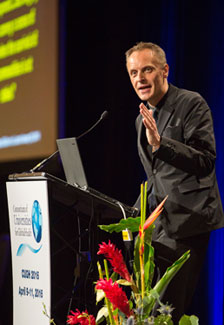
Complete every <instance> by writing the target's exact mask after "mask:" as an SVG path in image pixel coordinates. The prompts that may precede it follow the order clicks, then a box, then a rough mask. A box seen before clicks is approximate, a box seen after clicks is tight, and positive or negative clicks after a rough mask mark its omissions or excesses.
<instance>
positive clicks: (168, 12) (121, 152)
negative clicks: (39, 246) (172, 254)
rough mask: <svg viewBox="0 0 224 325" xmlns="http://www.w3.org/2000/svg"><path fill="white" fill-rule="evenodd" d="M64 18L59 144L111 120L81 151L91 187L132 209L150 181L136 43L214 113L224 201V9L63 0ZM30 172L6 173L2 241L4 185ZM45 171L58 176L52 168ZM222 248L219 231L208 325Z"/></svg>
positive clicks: (207, 294)
mask: <svg viewBox="0 0 224 325" xmlns="http://www.w3.org/2000/svg"><path fill="white" fill-rule="evenodd" d="M59 9H60V10H59V12H60V14H59V16H60V49H59V53H60V68H59V71H60V82H59V117H60V120H59V136H60V137H71V136H78V135H79V134H81V133H82V132H84V131H85V130H86V129H88V128H89V127H90V126H91V125H92V124H94V123H95V122H96V120H97V119H98V118H99V117H100V115H101V114H102V112H103V111H104V110H107V111H108V112H109V115H108V119H106V120H105V121H103V122H102V123H101V124H100V125H99V126H98V127H97V128H96V129H95V130H94V131H92V132H91V133H89V134H88V135H87V136H85V138H83V139H82V143H81V152H82V157H83V163H84V166H85V169H86V174H87V178H88V182H89V184H90V185H91V187H94V188H96V189H97V190H100V191H102V192H104V193H106V194H108V195H110V196H112V197H114V198H116V199H118V200H119V201H121V202H124V203H127V204H129V205H132V204H133V203H134V202H135V199H136V197H137V196H138V194H139V189H140V183H141V182H142V181H143V180H144V172H143V169H142V167H141V165H140V162H139V159H138V156H137V149H136V133H135V118H136V116H137V114H138V104H139V100H138V98H137V96H136V95H135V93H134V91H133V90H132V87H131V84H130V82H129V78H128V75H127V72H126V68H125V56H124V53H125V51H126V50H127V49H128V48H129V47H131V46H133V45H134V44H135V43H136V42H138V41H151V42H155V43H157V44H159V45H160V46H161V47H162V48H163V49H164V50H165V52H166V53H167V59H168V64H169V65H170V76H169V81H170V82H172V83H173V84H175V85H176V86H178V87H183V88H186V89H189V90H193V91H198V92H199V93H200V94H201V95H202V96H203V97H204V98H205V99H206V100H207V102H208V104H209V105H210V107H211V110H212V114H213V118H214V128H215V134H216V142H217V164H216V168H217V178H218V182H219V187H220V192H221V197H222V201H223V202H224V186H223V181H224V169H223V163H224V151H223V139H224V127H223V122H224V110H223V105H224V92H223V87H224V65H223V57H224V36H223V28H224V23H223V21H224V3H223V1H183V0H179V1H178V0H177V1H172V0H170V1H165V0H157V1H150V0H148V1H138V2H131V1H126V0H124V1H120V2H119V3H116V2H114V1H111V2H108V1H105V2H104V1H82V2H79V1H73V0H67V1H66V0H64V1H63V0H61V1H60V2H59ZM46 55H48V54H46ZM34 164H35V162H34V161H26V162H20V163H17V164H16V166H15V164H13V163H10V162H9V163H8V164H4V165H3V166H2V168H1V179H2V182H1V189H2V190H1V192H2V196H1V206H2V208H1V210H2V218H1V230H2V231H1V232H2V233H7V232H8V219H7V207H6V194H5V192H4V182H5V180H6V177H7V175H8V174H9V173H11V172H15V171H16V172H19V171H23V170H26V169H29V168H32V167H33V165H34ZM51 164H52V165H51ZM47 168H49V171H50V172H55V173H60V171H59V170H58V169H57V168H56V169H55V166H54V164H53V162H51V163H50V164H49V166H48V167H47ZM223 247H224V232H223V229H222V230H218V231H216V232H214V233H213V234H212V238H211V241H210V246H209V250H208V254H207V258H206V263H205V266H204V269H203V273H202V276H201V280H200V283H199V286H198V288H197V291H196V294H195V297H194V301H193V303H192V307H191V312H192V313H195V314H197V315H198V316H199V317H200V323H201V324H203V325H206V324H208V325H223V323H224V322H223V294H224V282H223V274H224V252H223ZM3 324H4V322H3ZM5 324H7V323H5Z"/></svg>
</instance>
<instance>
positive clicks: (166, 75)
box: [163, 63, 169, 78]
mask: <svg viewBox="0 0 224 325" xmlns="http://www.w3.org/2000/svg"><path fill="white" fill-rule="evenodd" d="M168 75H169V66H168V64H167V63H166V64H165V65H164V68H163V77H164V78H168Z"/></svg>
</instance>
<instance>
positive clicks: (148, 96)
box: [127, 49, 169, 106]
mask: <svg viewBox="0 0 224 325" xmlns="http://www.w3.org/2000/svg"><path fill="white" fill-rule="evenodd" d="M127 69H128V74H129V77H130V79H131V83H132V86H133V87H134V89H135V91H136V93H137V95H138V96H139V98H140V99H141V100H142V101H147V102H148V103H149V104H151V105H152V106H156V105H157V103H158V102H159V101H160V100H161V99H162V97H163V96H164V95H165V93H166V92H167V90H168V82H167V77H168V71H169V67H168V64H165V65H164V66H162V65H161V64H160V63H159V62H158V61H157V58H156V56H155V55H154V53H153V51H152V50H150V49H143V50H140V51H135V52H133V53H132V54H131V55H130V56H129V58H128V60H127Z"/></svg>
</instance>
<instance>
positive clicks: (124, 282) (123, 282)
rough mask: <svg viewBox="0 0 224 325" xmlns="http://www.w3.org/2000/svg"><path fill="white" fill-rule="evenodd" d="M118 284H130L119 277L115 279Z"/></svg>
mask: <svg viewBox="0 0 224 325" xmlns="http://www.w3.org/2000/svg"><path fill="white" fill-rule="evenodd" d="M116 282H117V283H118V284H121V285H122V286H131V282H129V281H127V280H124V279H119V280H117V281H116Z"/></svg>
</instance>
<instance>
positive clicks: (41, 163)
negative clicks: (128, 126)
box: [30, 111, 109, 173]
mask: <svg viewBox="0 0 224 325" xmlns="http://www.w3.org/2000/svg"><path fill="white" fill-rule="evenodd" d="M108 114H109V113H108V111H104V112H103V113H102V114H101V116H100V118H99V120H98V121H96V123H95V124H93V125H92V126H91V127H90V128H89V129H88V130H86V131H85V132H83V133H82V134H80V135H79V136H78V137H76V140H78V139H80V138H82V137H83V136H84V135H86V134H87V133H89V132H90V131H92V130H93V129H94V128H95V127H96V126H97V125H98V124H99V123H100V122H101V121H102V120H105V119H106V118H107V116H108ZM58 152H59V151H58V150H57V151H55V152H54V153H52V154H51V155H50V156H49V157H47V158H45V159H44V160H42V161H41V162H39V163H38V164H37V165H36V166H34V167H33V168H32V169H30V173H34V172H35V171H38V170H40V169H41V168H43V167H44V165H46V163H47V162H48V161H49V160H51V159H52V158H53V157H54V156H56V155H57V154H58Z"/></svg>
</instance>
